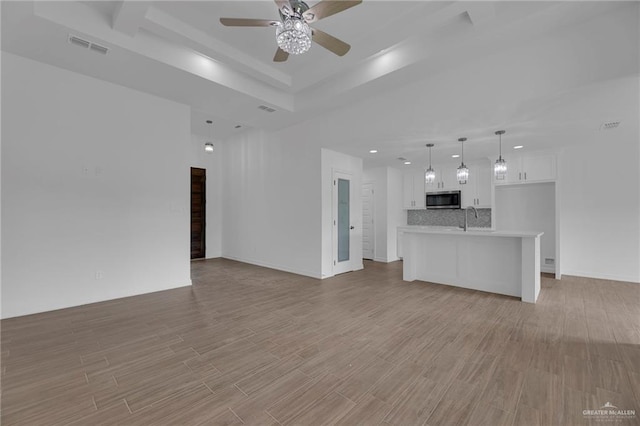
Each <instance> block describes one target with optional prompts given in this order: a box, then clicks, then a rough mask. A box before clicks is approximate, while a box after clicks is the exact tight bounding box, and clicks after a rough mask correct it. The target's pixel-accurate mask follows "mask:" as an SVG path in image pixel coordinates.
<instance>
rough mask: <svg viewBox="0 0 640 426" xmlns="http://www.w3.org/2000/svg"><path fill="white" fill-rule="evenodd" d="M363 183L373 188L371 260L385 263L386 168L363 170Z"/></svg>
mask: <svg viewBox="0 0 640 426" xmlns="http://www.w3.org/2000/svg"><path fill="white" fill-rule="evenodd" d="M362 176H363V177H362V179H363V182H364V183H367V182H371V183H372V184H373V187H374V192H373V199H374V210H373V229H374V234H375V251H374V254H373V260H375V261H376V262H386V261H387V168H386V167H376V168H374V169H365V170H363V175H362Z"/></svg>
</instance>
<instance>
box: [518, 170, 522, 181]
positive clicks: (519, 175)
mask: <svg viewBox="0 0 640 426" xmlns="http://www.w3.org/2000/svg"><path fill="white" fill-rule="evenodd" d="M518 180H522V172H520V173H518Z"/></svg>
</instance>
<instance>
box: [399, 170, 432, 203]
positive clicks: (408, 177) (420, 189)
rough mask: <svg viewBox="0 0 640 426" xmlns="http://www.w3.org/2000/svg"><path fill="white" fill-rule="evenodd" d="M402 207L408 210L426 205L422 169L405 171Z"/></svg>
mask: <svg viewBox="0 0 640 426" xmlns="http://www.w3.org/2000/svg"><path fill="white" fill-rule="evenodd" d="M402 195H403V197H402V199H403V203H402V207H403V208H404V209H407V210H414V209H424V208H425V207H426V197H425V184H424V172H423V171H421V170H417V171H410V172H405V174H404V181H403V194H402Z"/></svg>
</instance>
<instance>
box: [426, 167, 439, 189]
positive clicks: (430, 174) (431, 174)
mask: <svg viewBox="0 0 640 426" xmlns="http://www.w3.org/2000/svg"><path fill="white" fill-rule="evenodd" d="M435 181H436V171H435V170H433V169H432V168H431V166H429V168H428V169H427V170H426V171H425V172H424V182H425V183H426V184H427V185H432V184H433V182H435Z"/></svg>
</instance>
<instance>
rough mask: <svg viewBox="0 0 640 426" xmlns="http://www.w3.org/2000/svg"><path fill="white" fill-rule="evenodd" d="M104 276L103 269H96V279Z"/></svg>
mask: <svg viewBox="0 0 640 426" xmlns="http://www.w3.org/2000/svg"><path fill="white" fill-rule="evenodd" d="M103 278H104V272H103V271H96V280H101V279H103Z"/></svg>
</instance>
